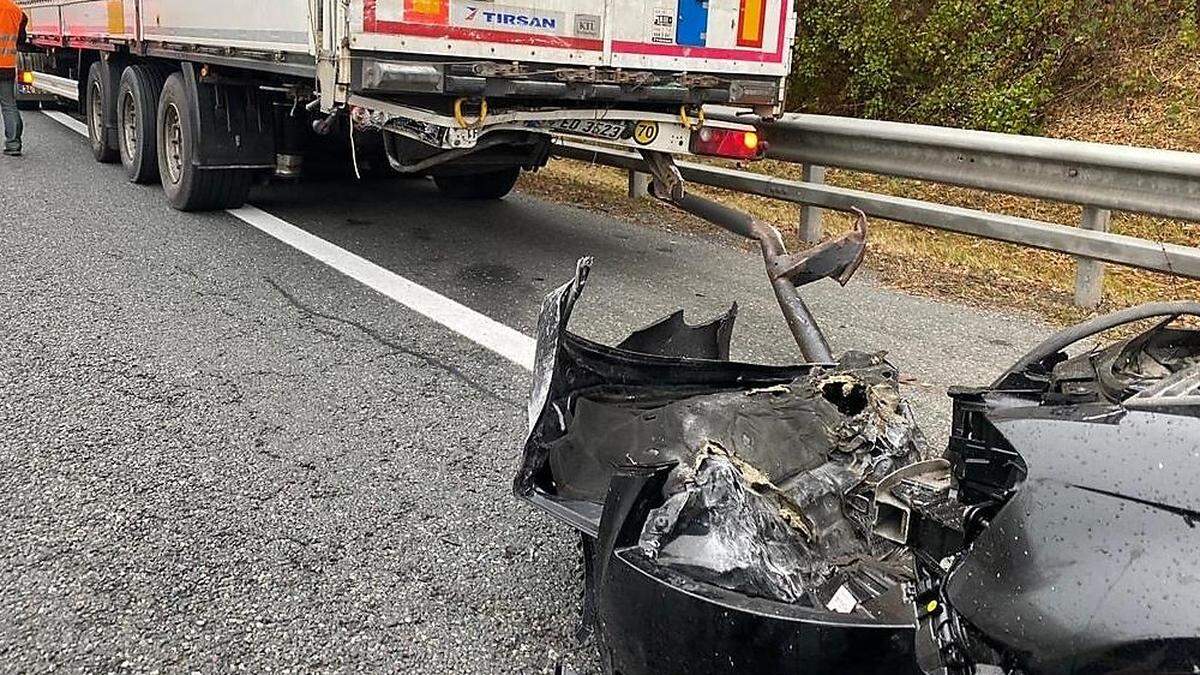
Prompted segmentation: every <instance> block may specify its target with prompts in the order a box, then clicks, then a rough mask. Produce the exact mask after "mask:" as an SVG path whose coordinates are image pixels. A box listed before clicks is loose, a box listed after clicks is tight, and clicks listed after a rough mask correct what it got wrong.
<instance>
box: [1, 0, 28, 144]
mask: <svg viewBox="0 0 1200 675" xmlns="http://www.w3.org/2000/svg"><path fill="white" fill-rule="evenodd" d="M27 24H28V19H27V18H26V17H25V12H22V11H21V8H20V7H17V5H16V3H15V2H13V0H0V116H3V118H4V154H6V155H9V156H12V157H16V156H19V155H20V154H21V131H22V124H21V111H20V110H18V109H17V48H18V47H21V46H24V44H25V41H26V36H25V27H26V25H27Z"/></svg>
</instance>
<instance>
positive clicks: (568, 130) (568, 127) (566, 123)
mask: <svg viewBox="0 0 1200 675" xmlns="http://www.w3.org/2000/svg"><path fill="white" fill-rule="evenodd" d="M546 126H547V127H548V128H549V129H550V130H551V131H557V132H558V133H560V134H571V135H573V136H587V137H589V138H603V139H606V140H610V141H619V140H622V139H625V138H629V137H630V135H631V134H632V131H631V129H630V125H629V123H628V122H609V121H606V120H554V121H553V122H550V123H548V124H547V125H546Z"/></svg>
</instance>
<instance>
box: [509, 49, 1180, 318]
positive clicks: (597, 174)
mask: <svg viewBox="0 0 1200 675" xmlns="http://www.w3.org/2000/svg"><path fill="white" fill-rule="evenodd" d="M1103 71H1104V72H1106V73H1112V75H1111V76H1109V77H1101V78H1095V79H1093V80H1090V81H1089V82H1088V83H1087V84H1086V86H1082V87H1080V88H1079V89H1078V90H1076V91H1073V92H1068V93H1067V94H1065V95H1064V96H1063V97H1062V100H1060V101H1059V102H1058V103H1057V104H1056V105H1055V107H1054V108H1053V109H1052V111H1051V117H1050V121H1049V124H1048V127H1047V135H1050V136H1054V137H1059V138H1071V139H1076V140H1088V141H1098V142H1105V143H1122V144H1128V145H1142V146H1147V147H1158V148H1168V149H1176V150H1191V151H1200V59H1196V58H1195V56H1194V54H1191V53H1190V50H1188V49H1186V48H1184V47H1183V46H1182V45H1180V44H1179V43H1178V42H1177V41H1175V40H1174V39H1166V40H1163V41H1162V42H1160V43H1157V44H1152V45H1147V46H1145V47H1142V48H1138V49H1132V50H1128V51H1127V52H1125V53H1124V54H1122V55H1121V56H1120V57H1119V58H1117V57H1114V59H1113V61H1112V62H1111V63H1109V64H1104V65H1103ZM750 168H751V169H752V170H754V171H759V172H762V173H768V174H771V175H776V176H783V177H790V178H798V172H799V168H798V167H796V166H794V165H788V164H782V163H777V162H760V163H756V164H754V165H753V166H752V167H750ZM828 181H829V182H830V183H831V184H834V185H839V186H843V187H851V188H856V189H861V190H867V191H871V192H878V193H884V194H890V195H898V196H903V197H910V198H915V199H922V200H927V201H934V202H939V203H944V204H952V205H956V206H964V207H969V208H974V209H981V210H986V211H992V212H996V213H1005V214H1009V215H1015V216H1021V217H1025V218H1035V219H1038V220H1045V221H1049V222H1056V223H1063V224H1068V225H1076V224H1078V222H1079V219H1080V215H1081V213H1080V212H1081V209H1080V208H1079V207H1075V206H1069V205H1063V204H1055V203H1049V202H1041V201H1037V200H1032V199H1024V198H1019V197H1012V196H1007V195H996V194H990V193H985V192H980V191H976V190H969V189H963V188H952V187H946V186H940V185H935V184H930V183H921V182H917V181H910V180H900V179H891V178H884V177H879V176H871V175H866V174H859V173H852V172H845V171H831V172H830V173H829V176H828ZM523 187H524V188H525V190H526V191H528V192H532V193H534V194H538V195H540V196H543V197H546V198H549V199H552V200H556V201H560V202H564V203H569V204H573V205H577V206H580V207H583V208H587V209H591V210H596V211H601V212H605V213H609V214H612V215H614V216H618V217H621V218H624V219H627V220H631V221H634V222H639V223H643V224H647V225H650V226H655V227H662V228H666V229H669V230H678V229H683V230H689V231H711V227H710V226H708V225H706V224H705V223H702V222H700V221H698V220H696V219H694V218H690V217H688V216H684V215H682V214H680V213H679V212H677V211H675V210H673V209H670V208H668V207H666V206H663V205H661V204H658V203H653V202H651V201H648V200H632V199H630V198H629V197H627V196H626V178H625V174H624V173H623V172H620V171H617V170H614V169H608V168H604V167H596V166H588V165H585V164H582V163H579V162H574V161H569V160H555V161H553V162H552V163H551V164H550V166H549V167H547V168H546V169H544V170H543V171H541V172H540V173H538V174H534V175H531V176H528V177H527V178H526V179H524V182H523ZM698 190H699V191H702V192H704V193H707V194H709V195H712V196H716V197H717V198H719V199H721V200H722V201H725V202H726V203H730V204H733V205H736V206H738V207H740V208H743V209H745V210H747V211H749V212H751V213H753V214H754V215H756V216H757V217H759V218H762V219H765V220H767V221H769V222H773V223H775V224H777V225H779V226H780V227H781V229H784V230H790V229H793V228H792V224H794V223H795V222H796V221H797V219H798V207H796V206H794V205H790V204H785V203H783V202H778V201H774V200H769V199H764V198H759V197H752V196H748V195H742V194H737V193H730V192H724V191H721V190H715V189H708V188H701V189H698ZM826 223H827V226H826V234H827V236H836V235H837V234H838V233H840V232H842V231H844V230H845V229H846V228H848V227H849V226H850V219H849V218H848V217H846V216H843V215H841V214H827V215H826ZM1112 229H1113V231H1114V232H1117V233H1120V234H1127V235H1130V236H1135V237H1141V238H1145V239H1151V240H1155V241H1163V242H1170V243H1175V244H1182V245H1187V246H1200V225H1197V224H1189V223H1181V222H1173V221H1167V220H1163V219H1158V218H1150V217H1146V216H1137V215H1129V214H1114V217H1113V223H1112ZM790 244H791V245H792V246H798V243H797V242H796V241H795V239H794V238H793V240H792V241H791V242H790ZM867 264H868V265H869V266H870V267H871V268H873V269H874V270H876V271H877V272H878V274H879V276H880V278H881V279H882V280H883V281H884V283H887V284H889V285H891V286H894V287H897V288H901V289H904V290H906V291H909V292H913V293H918V294H926V295H932V296H939V297H951V298H955V299H958V300H961V301H966V302H969V303H972V304H976V305H981V306H992V307H1005V308H1019V309H1024V310H1033V311H1036V312H1038V313H1040V314H1042V315H1043V316H1045V317H1046V318H1048V319H1050V320H1051V321H1053V322H1056V323H1065V322H1070V321H1074V320H1078V319H1080V318H1082V317H1084V316H1086V315H1088V314H1090V312H1085V311H1083V310H1079V309H1077V308H1075V307H1073V306H1072V296H1073V289H1074V281H1075V265H1074V261H1073V260H1072V259H1071V258H1070V257H1069V256H1064V255H1058V254H1052V253H1046V252H1042V251H1036V250H1033V249H1028V248H1024V247H1020V246H1014V245H1010V244H1003V243H998V242H992V241H985V240H981V239H976V238H972V237H967V236H963V235H957V234H952V233H947V232H940V231H936V230H931V229H925V228H919V227H914V226H909V225H904V224H900V223H892V222H886V221H876V222H874V223H873V228H872V232H871V239H870V252H869V255H868V258H867ZM1198 297H1200V282H1195V281H1187V280H1183V279H1177V278H1174V277H1170V276H1167V275H1161V274H1154V273H1150V272H1143V271H1139V270H1132V269H1127V268H1123V267H1118V266H1110V267H1109V271H1108V277H1107V280H1106V284H1105V294H1104V303H1103V305H1102V307H1101V310H1102V311H1104V310H1111V309H1116V308H1121V307H1127V306H1130V305H1134V304H1138V303H1141V302H1148V301H1152V300H1166V299H1196V298H1198Z"/></svg>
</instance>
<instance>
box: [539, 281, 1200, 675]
mask: <svg viewBox="0 0 1200 675" xmlns="http://www.w3.org/2000/svg"><path fill="white" fill-rule="evenodd" d="M588 270H589V262H588V261H584V262H582V263H581V265H580V268H579V273H578V275H577V277H576V278H575V279H574V280H572V281H571V282H570V283H568V284H567V285H565V286H563V287H562V288H560V289H559V290H558V291H556V292H555V293H553V294H551V295H550V296H549V297H548V298H547V302H546V306H545V307H544V311H543V315H542V322H541V326H540V334H539V354H538V360H537V370H536V378H535V381H536V385H535V390H534V395H533V397H532V400H531V403H530V420H531V428H532V431H531V434H530V436H529V439H528V443H527V445H526V448H525V455H524V458H523V464H522V466H521V469H520V472H519V475H518V477H517V480H516V491H517V493H518V494H519V495H520V496H521V497H522V498H524V499H527V500H529V501H530V502H532V503H533V504H535V505H537V506H538V507H540V508H541V509H543V510H545V511H546V512H548V513H550V514H551V515H553V516H555V517H556V518H558V519H559V520H561V521H563V522H565V523H566V524H568V525H570V526H571V527H573V528H575V529H576V530H578V531H579V532H580V533H581V534H582V535H583V542H584V543H583V550H584V556H585V560H584V565H585V574H586V579H585V586H586V588H585V599H584V616H583V622H584V626H585V628H586V629H587V630H590V631H594V632H595V634H596V637H597V642H598V644H599V647H600V652H601V660H602V664H603V667H604V668H605V672H608V673H623V674H625V675H633V674H635V673H794V672H863V673H884V672H887V673H896V672H928V673H979V672H997V673H1000V672H1006V673H1007V672H1028V673H1052V672H1054V673H1057V672H1063V673H1070V672H1079V673H1092V672H1096V673H1099V672H1179V673H1193V672H1196V668H1197V667H1198V666H1200V637H1198V636H1200V610H1197V601H1200V574H1198V573H1197V571H1196V570H1197V558H1198V556H1200V533H1198V532H1197V530H1196V525H1197V522H1198V521H1200V490H1198V489H1197V485H1200V417H1198V413H1200V408H1198V407H1197V406H1200V332H1198V331H1196V330H1194V329H1188V328H1177V327H1173V326H1172V325H1171V324H1172V320H1173V319H1174V318H1175V317H1177V316H1179V315H1181V314H1187V313H1196V312H1198V311H1200V307H1198V306H1195V305H1190V304H1185V305H1179V304H1172V305H1162V306H1150V307H1148V308H1137V309H1136V310H1135V311H1132V312H1126V313H1122V314H1120V315H1117V316H1114V317H1103V318H1102V319H1101V320H1098V321H1097V322H1093V324H1091V325H1089V326H1084V327H1083V328H1082V329H1073V330H1071V331H1068V332H1066V333H1064V334H1063V335H1060V336H1056V338H1054V339H1052V340H1051V341H1050V342H1048V343H1047V344H1046V345H1043V346H1041V347H1039V348H1038V349H1037V350H1035V351H1034V352H1033V353H1032V354H1031V355H1030V356H1029V357H1027V358H1026V359H1023V360H1022V362H1021V363H1019V364H1017V365H1016V366H1014V368H1013V369H1012V370H1010V371H1009V372H1008V373H1006V374H1005V375H1004V376H1003V377H1001V378H1000V379H999V380H998V381H997V382H996V383H995V384H994V385H992V386H991V387H987V388H981V389H956V390H954V391H952V392H951V395H952V396H953V398H954V401H955V412H954V428H953V431H952V436H951V441H950V445H949V448H948V449H947V450H946V451H945V452H943V453H937V455H938V456H937V457H931V453H930V452H929V449H928V448H927V447H926V444H925V441H924V439H923V437H922V435H921V433H920V431H919V430H918V428H917V426H916V424H915V423H914V421H913V418H912V415H911V413H910V411H909V408H908V404H907V403H906V402H905V401H904V400H903V399H902V398H901V397H900V396H899V392H898V382H897V377H898V376H897V371H896V369H895V368H894V367H892V366H891V365H890V364H889V363H888V362H887V361H886V360H885V359H883V358H882V357H880V356H878V355H873V354H863V353H855V352H850V353H848V354H846V355H845V356H843V357H842V358H841V359H840V360H838V361H837V362H831V363H819V364H804V365H797V366H786V367H782V366H764V365H754V364H745V363H735V362H731V361H729V360H728V359H729V342H730V338H731V335H732V329H733V321H734V319H735V317H736V307H734V308H732V309H731V310H730V312H729V313H727V314H726V315H724V316H721V317H718V318H717V319H715V320H714V321H712V322H710V323H708V324H705V325H701V326H690V325H687V324H686V323H684V321H683V316H682V313H678V314H675V315H672V316H671V317H668V318H667V319H665V320H663V321H662V322H659V323H657V324H655V325H653V326H650V327H649V328H646V329H644V330H641V331H638V332H635V333H633V334H632V335H631V336H630V337H629V338H628V339H626V340H625V341H624V342H622V343H621V344H620V345H618V346H616V347H610V346H606V345H602V344H598V343H595V342H592V341H589V340H587V339H584V338H582V337H580V336H578V335H575V334H573V333H571V332H570V331H569V330H567V323H568V321H569V319H570V316H571V312H572V309H573V308H574V306H575V304H576V301H577V300H578V299H579V297H580V294H581V293H582V292H583V289H584V286H585V283H586V279H587V273H588ZM1149 315H1156V316H1159V317H1161V318H1162V319H1163V320H1162V322H1161V323H1160V324H1158V325H1156V326H1155V327H1153V328H1152V329H1151V330H1149V331H1147V332H1145V333H1142V334H1140V335H1138V336H1137V337H1134V338H1129V339H1125V340H1121V341H1118V342H1116V343H1115V344H1112V345H1110V346H1107V347H1104V348H1098V349H1093V350H1091V351H1087V352H1086V353H1084V354H1083V355H1080V356H1077V357H1074V358H1068V357H1067V356H1066V354H1065V352H1064V350H1065V349H1067V348H1068V347H1069V346H1071V344H1073V343H1076V342H1079V341H1080V340H1082V339H1084V338H1086V337H1088V336H1090V334H1092V333H1096V332H1099V331H1102V330H1107V329H1109V328H1113V327H1116V326H1119V325H1121V324H1124V323H1128V322H1129V321H1131V320H1134V319H1144V318H1146V316H1149Z"/></svg>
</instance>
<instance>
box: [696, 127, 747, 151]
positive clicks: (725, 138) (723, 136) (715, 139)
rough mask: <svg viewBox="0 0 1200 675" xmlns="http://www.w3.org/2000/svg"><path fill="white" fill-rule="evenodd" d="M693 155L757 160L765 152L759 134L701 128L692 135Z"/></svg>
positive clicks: (736, 130)
mask: <svg viewBox="0 0 1200 675" xmlns="http://www.w3.org/2000/svg"><path fill="white" fill-rule="evenodd" d="M691 150H692V154H695V155H709V156H711V157H725V158H728V159H757V158H758V157H760V156H761V155H762V152H763V150H764V148H763V144H762V142H761V141H760V140H759V138H758V132H756V131H754V130H745V131H744V130H741V129H718V128H715V127H701V128H700V130H699V131H697V132H696V133H694V134H692V144H691Z"/></svg>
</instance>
